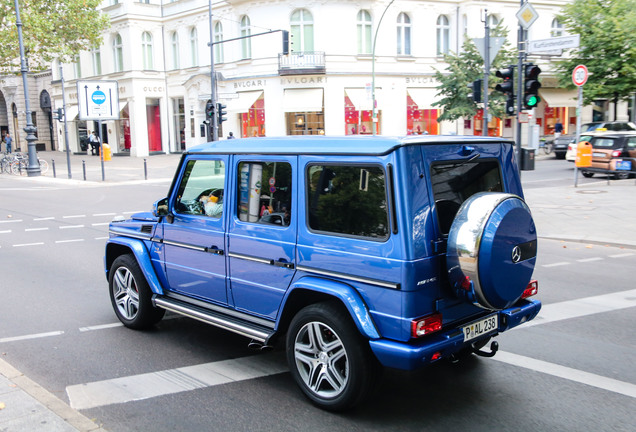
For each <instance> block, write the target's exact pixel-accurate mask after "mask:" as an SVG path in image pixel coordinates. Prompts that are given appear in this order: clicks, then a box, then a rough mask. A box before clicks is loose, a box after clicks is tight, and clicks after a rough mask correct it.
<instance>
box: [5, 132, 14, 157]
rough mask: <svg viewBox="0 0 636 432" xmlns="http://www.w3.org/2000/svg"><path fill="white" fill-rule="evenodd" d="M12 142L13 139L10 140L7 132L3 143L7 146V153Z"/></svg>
mask: <svg viewBox="0 0 636 432" xmlns="http://www.w3.org/2000/svg"><path fill="white" fill-rule="evenodd" d="M12 142H13V138H11V134H10V133H9V132H7V134H6V135H5V136H4V143H5V144H6V145H7V153H11V143H12Z"/></svg>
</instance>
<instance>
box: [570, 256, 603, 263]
mask: <svg viewBox="0 0 636 432" xmlns="http://www.w3.org/2000/svg"><path fill="white" fill-rule="evenodd" d="M576 261H577V262H581V263H586V262H592V261H603V258H600V257H593V258H583V259H578V260H576Z"/></svg>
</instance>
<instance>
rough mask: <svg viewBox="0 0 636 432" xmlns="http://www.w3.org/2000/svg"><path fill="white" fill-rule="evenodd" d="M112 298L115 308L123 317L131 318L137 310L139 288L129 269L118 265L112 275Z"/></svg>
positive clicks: (135, 314)
mask: <svg viewBox="0 0 636 432" xmlns="http://www.w3.org/2000/svg"><path fill="white" fill-rule="evenodd" d="M113 298H114V299H115V304H116V305H117V310H118V311H119V313H120V314H121V316H123V317H124V318H126V319H128V320H132V319H134V318H135V317H136V316H137V313H138V312H139V290H138V289H137V283H136V282H135V278H134V277H133V275H132V273H131V271H130V270H129V269H127V268H126V267H119V268H118V269H117V270H116V271H115V275H114V277H113Z"/></svg>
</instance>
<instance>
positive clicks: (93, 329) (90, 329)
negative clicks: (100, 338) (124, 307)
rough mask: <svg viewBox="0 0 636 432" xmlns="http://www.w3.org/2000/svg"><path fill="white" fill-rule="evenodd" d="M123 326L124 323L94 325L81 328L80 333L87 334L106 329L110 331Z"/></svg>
mask: <svg viewBox="0 0 636 432" xmlns="http://www.w3.org/2000/svg"><path fill="white" fill-rule="evenodd" d="M122 326H123V324H122V323H120V322H119V323H110V324H100V325H94V326H88V327H80V328H79V331H80V332H87V331H95V330H104V329H110V328H114V327H122Z"/></svg>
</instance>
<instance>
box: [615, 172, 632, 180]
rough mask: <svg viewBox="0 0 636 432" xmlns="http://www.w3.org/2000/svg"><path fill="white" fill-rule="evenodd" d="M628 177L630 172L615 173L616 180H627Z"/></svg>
mask: <svg viewBox="0 0 636 432" xmlns="http://www.w3.org/2000/svg"><path fill="white" fill-rule="evenodd" d="M626 178H629V173H626V172H620V173H615V174H614V180H625V179H626Z"/></svg>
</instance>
